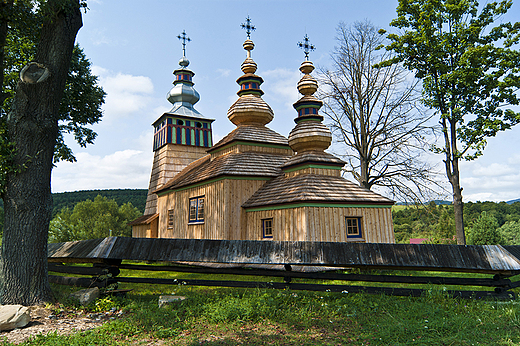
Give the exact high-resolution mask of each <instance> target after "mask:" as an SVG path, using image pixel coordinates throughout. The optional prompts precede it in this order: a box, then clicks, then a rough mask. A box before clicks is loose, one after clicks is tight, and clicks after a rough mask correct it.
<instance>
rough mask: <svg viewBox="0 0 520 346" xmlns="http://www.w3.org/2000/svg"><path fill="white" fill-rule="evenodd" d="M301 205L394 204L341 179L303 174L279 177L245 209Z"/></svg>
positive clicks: (251, 200) (263, 187) (247, 203)
mask: <svg viewBox="0 0 520 346" xmlns="http://www.w3.org/2000/svg"><path fill="white" fill-rule="evenodd" d="M299 202H323V203H342V204H343V203H344V204H385V205H391V204H393V203H394V202H393V201H392V200H390V199H388V198H385V197H383V196H381V195H379V194H377V193H375V192H372V191H370V190H368V189H365V188H363V187H361V186H359V185H356V184H354V183H352V182H350V181H348V180H346V179H344V178H342V177H333V176H326V175H316V174H300V175H296V176H292V177H289V178H288V177H286V176H285V175H280V176H278V177H277V178H276V179H273V180H272V181H269V182H268V183H266V184H265V185H264V186H262V187H261V188H260V189H259V190H258V191H257V192H256V193H255V194H253V196H251V198H250V199H249V200H248V201H247V202H246V203H244V204H243V205H242V207H244V208H252V207H260V206H267V205H279V204H288V203H299Z"/></svg>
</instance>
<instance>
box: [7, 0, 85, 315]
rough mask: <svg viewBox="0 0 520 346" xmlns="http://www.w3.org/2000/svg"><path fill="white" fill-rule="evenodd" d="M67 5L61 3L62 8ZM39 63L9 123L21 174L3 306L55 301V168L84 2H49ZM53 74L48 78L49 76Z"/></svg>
mask: <svg viewBox="0 0 520 346" xmlns="http://www.w3.org/2000/svg"><path fill="white" fill-rule="evenodd" d="M59 3H61V4H59ZM45 6H48V11H47V15H46V18H45V20H44V24H43V27H42V32H41V35H40V42H39V44H38V49H37V53H36V56H35V62H36V63H37V64H30V65H28V67H29V68H28V69H27V71H26V73H25V74H24V78H23V80H24V81H20V82H19V83H18V85H17V89H16V95H15V98H14V102H13V106H12V108H11V111H10V112H9V115H8V119H7V128H8V134H9V137H10V140H11V141H12V142H14V143H15V147H16V155H15V159H14V167H15V171H14V172H11V173H9V174H8V176H7V184H6V188H5V192H4V195H3V196H2V197H3V200H4V208H5V223H4V235H3V241H2V263H1V269H2V292H1V293H2V303H3V304H22V305H32V304H37V303H41V302H46V301H50V300H52V293H51V290H50V285H49V281H48V274H47V237H48V231H49V222H50V219H51V213H52V197H51V184H50V181H51V170H52V167H53V154H54V146H55V144H56V139H57V136H58V131H59V130H58V118H59V117H58V114H59V106H60V101H61V98H62V93H63V89H64V87H65V82H66V78H67V73H68V70H69V64H70V61H71V55H72V50H73V48H74V41H75V38H76V34H77V32H78V30H79V29H80V28H81V26H82V21H81V12H80V6H79V0H70V1H68V2H63V1H56V0H49V1H48V2H47V4H46V5H45ZM45 71H48V72H49V74H48V77H45V74H44V73H43V72H45Z"/></svg>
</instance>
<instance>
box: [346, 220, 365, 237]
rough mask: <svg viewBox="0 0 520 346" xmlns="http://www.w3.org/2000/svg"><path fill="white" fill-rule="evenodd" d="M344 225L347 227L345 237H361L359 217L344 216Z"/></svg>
mask: <svg viewBox="0 0 520 346" xmlns="http://www.w3.org/2000/svg"><path fill="white" fill-rule="evenodd" d="M345 226H346V229H347V239H349V238H351V239H361V238H363V235H362V233H361V218H360V217H346V218H345Z"/></svg>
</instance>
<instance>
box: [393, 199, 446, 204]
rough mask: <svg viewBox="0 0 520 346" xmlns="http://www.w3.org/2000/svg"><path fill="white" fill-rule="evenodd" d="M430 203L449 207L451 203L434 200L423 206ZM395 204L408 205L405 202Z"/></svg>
mask: <svg viewBox="0 0 520 346" xmlns="http://www.w3.org/2000/svg"><path fill="white" fill-rule="evenodd" d="M431 202H434V203H435V204H437V205H449V204H451V201H443V200H440V199H435V200H433V201H430V202H426V203H424V204H425V205H427V204H430V203H431ZM395 204H396V205H408V203H405V202H397V203H395Z"/></svg>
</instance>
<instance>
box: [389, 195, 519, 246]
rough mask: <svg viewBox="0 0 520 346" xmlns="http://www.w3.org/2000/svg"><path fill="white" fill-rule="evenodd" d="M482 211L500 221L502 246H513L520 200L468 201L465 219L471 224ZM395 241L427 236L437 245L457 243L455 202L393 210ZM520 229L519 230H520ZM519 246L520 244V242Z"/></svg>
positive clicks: (465, 208) (403, 241)
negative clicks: (508, 202) (455, 240)
mask: <svg viewBox="0 0 520 346" xmlns="http://www.w3.org/2000/svg"><path fill="white" fill-rule="evenodd" d="M482 212H485V213H486V214H487V215H488V216H492V217H494V218H495V220H496V221H497V225H498V226H497V227H500V228H499V233H500V234H502V242H501V243H500V244H503V245H513V243H512V241H514V240H513V239H518V240H519V241H520V237H519V238H515V237H516V235H515V234H517V233H518V234H520V230H518V228H517V227H518V226H519V225H520V222H518V221H519V220H520V202H515V203H511V204H507V203H506V202H499V203H496V202H468V203H465V204H464V222H465V224H466V227H471V226H472V225H473V224H474V223H475V222H476V221H477V220H478V219H479V218H480V217H481V214H482ZM392 216H393V221H394V231H395V237H396V242H398V243H408V242H409V239H410V238H426V239H428V240H427V242H429V243H434V244H446V243H447V244H451V243H454V241H453V236H454V234H455V226H454V224H455V220H454V213H453V206H452V205H435V203H434V202H430V204H428V205H425V206H420V205H419V206H409V207H405V208H399V209H397V208H396V209H395V210H392ZM517 230H518V232H517ZM519 245H520V243H519Z"/></svg>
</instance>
